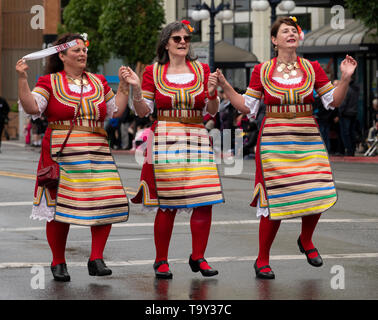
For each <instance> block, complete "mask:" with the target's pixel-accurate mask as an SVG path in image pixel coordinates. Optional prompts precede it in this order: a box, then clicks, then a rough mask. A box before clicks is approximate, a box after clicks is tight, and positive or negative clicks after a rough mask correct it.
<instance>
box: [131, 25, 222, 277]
mask: <svg viewBox="0 0 378 320" xmlns="http://www.w3.org/2000/svg"><path fill="white" fill-rule="evenodd" d="M191 30H192V28H191V26H190V25H189V23H188V22H187V21H185V20H184V21H182V22H173V23H170V24H168V25H167V26H166V27H165V28H164V29H163V30H162V32H161V35H160V40H159V43H158V46H157V62H156V63H154V64H153V65H150V66H147V67H146V69H145V71H144V74H143V82H142V85H140V81H139V79H138V77H137V75H136V74H135V73H134V72H133V71H132V70H131V69H128V71H129V77H128V78H127V81H128V82H129V83H130V84H131V85H132V86H133V92H134V96H133V102H134V108H135V111H136V113H137V114H138V115H139V116H140V117H143V116H146V115H148V114H150V113H152V111H153V109H154V103H155V104H156V107H157V117H158V118H157V122H155V123H154V124H153V126H152V128H151V129H152V131H153V133H154V134H153V138H152V139H151V143H150V145H149V148H148V151H147V156H146V160H145V163H144V165H143V169H142V173H141V182H140V187H139V190H138V193H137V195H136V196H135V197H134V198H133V199H131V201H132V202H134V203H143V205H144V206H145V207H149V208H154V212H156V217H155V226H154V238H155V247H156V258H155V263H154V266H153V267H154V270H155V275H156V277H157V278H172V272H171V271H170V269H169V265H168V248H169V243H170V239H171V235H172V230H173V225H174V220H175V216H176V213H177V212H178V211H186V212H190V213H191V218H190V228H191V233H192V254H191V255H190V258H189V265H190V267H191V269H192V271H193V272H198V271H200V272H201V273H202V275H203V276H214V275H216V274H218V271H217V270H214V269H212V268H211V267H210V266H209V265H208V263H207V262H206V260H205V258H204V254H205V250H206V247H207V242H208V238H209V233H210V226H211V216H212V205H213V204H216V203H220V202H223V201H224V200H223V194H222V189H221V184H220V179H219V175H218V171H217V167H216V164H215V163H214V156H213V151H212V147H211V144H210V141H209V136H208V134H207V130H206V129H205V127H204V125H203V115H204V114H205V113H207V112H208V113H210V114H212V115H215V114H216V113H217V112H218V108H219V99H218V98H217V91H216V84H217V78H216V76H215V74H210V69H209V66H208V65H206V64H203V63H200V62H198V61H196V59H195V58H193V56H192V54H191V51H190V40H191V32H192V31H191Z"/></svg>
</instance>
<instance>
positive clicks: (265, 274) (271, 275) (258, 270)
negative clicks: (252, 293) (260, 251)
mask: <svg viewBox="0 0 378 320" xmlns="http://www.w3.org/2000/svg"><path fill="white" fill-rule="evenodd" d="M253 267H254V268H255V272H256V278H259V279H274V278H275V277H276V276H275V275H274V272H273V270H272V268H271V267H270V265H266V266H263V267H261V268H257V260H256V261H255V264H254V265H253ZM267 268H269V269H270V271H268V272H261V270H263V269H267Z"/></svg>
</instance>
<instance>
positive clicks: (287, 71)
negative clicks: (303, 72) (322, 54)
mask: <svg viewBox="0 0 378 320" xmlns="http://www.w3.org/2000/svg"><path fill="white" fill-rule="evenodd" d="M277 64H278V67H277V71H278V72H282V73H283V78H284V79H289V78H290V76H293V77H295V76H296V75H297V74H298V72H297V71H296V70H295V69H299V64H298V62H297V61H294V62H288V63H285V62H282V61H277Z"/></svg>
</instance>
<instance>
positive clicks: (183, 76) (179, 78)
mask: <svg viewBox="0 0 378 320" xmlns="http://www.w3.org/2000/svg"><path fill="white" fill-rule="evenodd" d="M167 79H168V81H169V82H171V83H175V84H186V83H189V82H191V81H193V80H194V74H193V73H179V74H167ZM217 99H218V102H219V101H220V100H219V97H217ZM144 102H145V103H146V104H147V106H148V108H149V109H150V112H149V113H148V114H147V115H146V117H147V116H149V115H150V114H152V113H153V112H154V107H155V103H154V101H151V100H148V99H145V98H144ZM208 102H209V99H208V98H206V99H205V107H204V108H203V111H202V115H203V116H205V115H207V114H208V113H209V112H207V104H208ZM130 108H131V110H133V111H134V112H135V114H136V115H138V114H137V113H136V111H135V108H134V104H133V103H131V105H130ZM218 111H219V104H218V110H217V111H216V112H215V113H214V114H211V113H210V115H211V116H215V115H216V114H217V112H218Z"/></svg>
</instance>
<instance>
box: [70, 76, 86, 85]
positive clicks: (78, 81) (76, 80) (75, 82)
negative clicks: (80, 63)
mask: <svg viewBox="0 0 378 320" xmlns="http://www.w3.org/2000/svg"><path fill="white" fill-rule="evenodd" d="M67 79H68V81H69V82H70V83H74V84H76V85H77V86H80V85H81V79H74V78H72V77H70V76H67ZM87 84H88V80H87V79H85V78H84V77H83V85H85V86H86V85H87Z"/></svg>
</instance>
